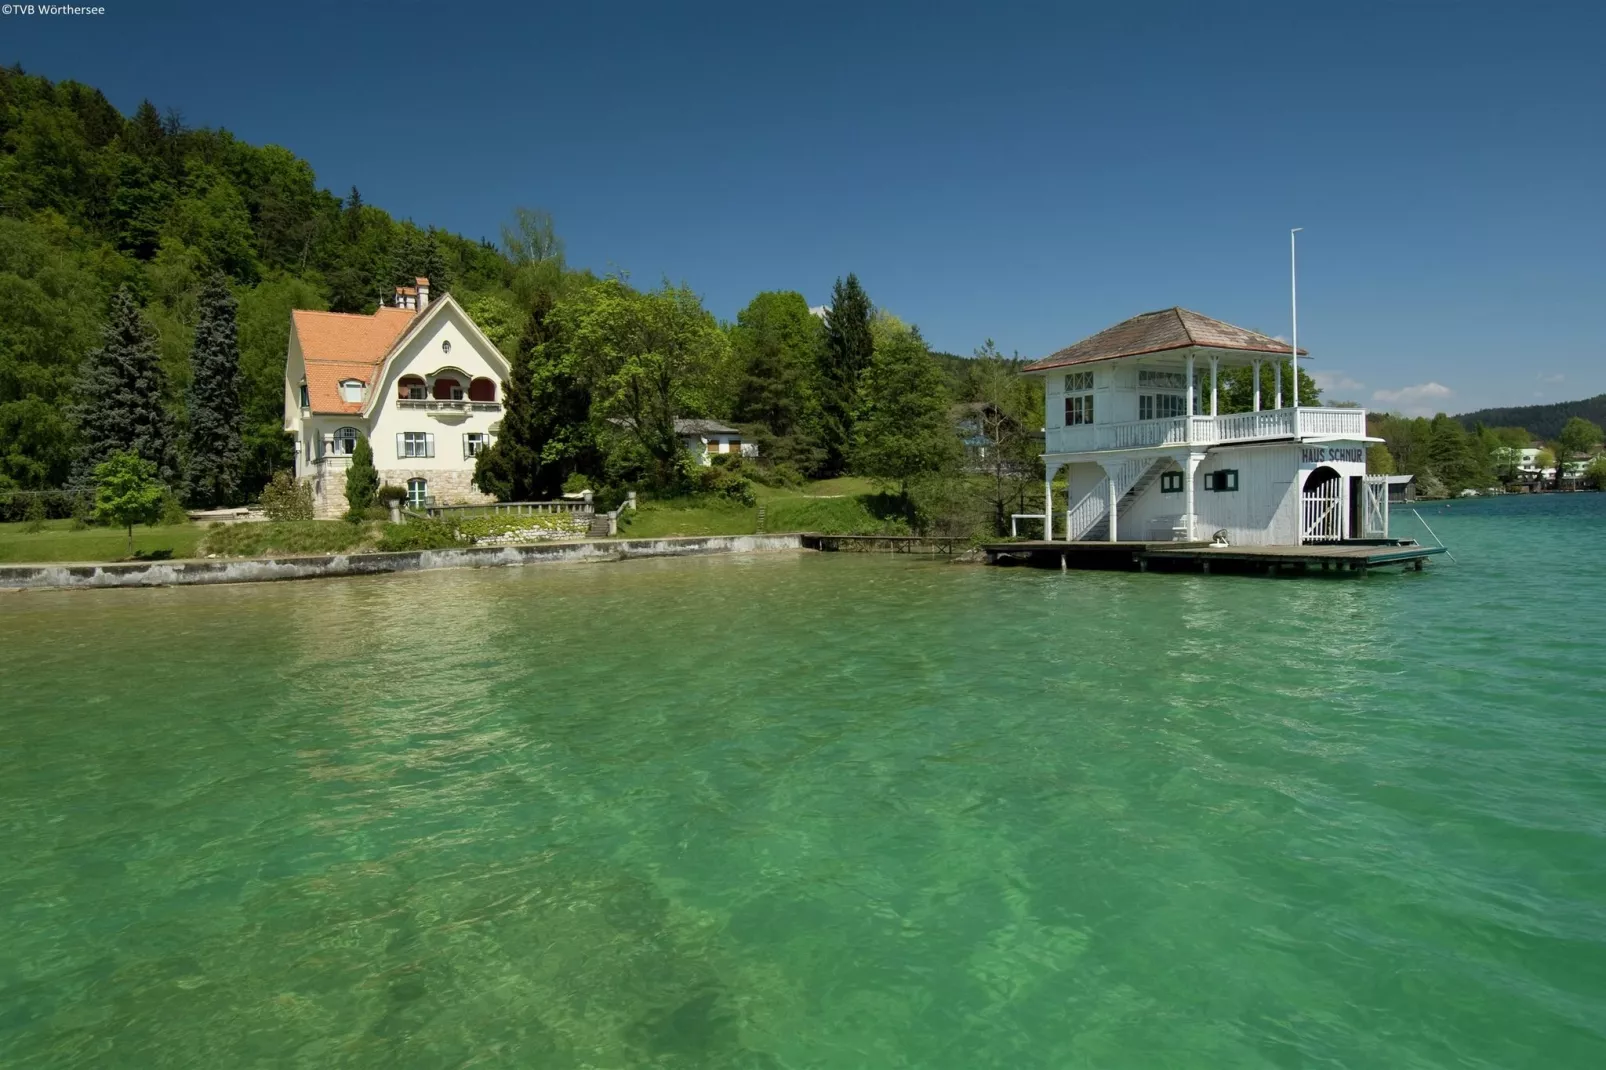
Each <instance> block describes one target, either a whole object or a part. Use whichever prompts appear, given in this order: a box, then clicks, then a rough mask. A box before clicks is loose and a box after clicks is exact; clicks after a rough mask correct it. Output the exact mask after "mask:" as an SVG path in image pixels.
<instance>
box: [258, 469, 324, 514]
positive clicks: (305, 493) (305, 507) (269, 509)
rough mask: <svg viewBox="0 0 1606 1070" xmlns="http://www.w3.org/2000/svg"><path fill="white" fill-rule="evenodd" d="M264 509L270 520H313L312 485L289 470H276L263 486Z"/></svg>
mask: <svg viewBox="0 0 1606 1070" xmlns="http://www.w3.org/2000/svg"><path fill="white" fill-rule="evenodd" d="M262 511H263V512H264V513H266V514H267V516H268V519H269V520H311V519H312V486H311V485H310V484H307V483H303V482H301V481H300V480H298V479H296V478H295V477H294V476H292V475H291V474H290V473H289V472H275V473H274V474H273V479H271V480H270V481H269V482H268V485H267V486H265V487H263V488H262Z"/></svg>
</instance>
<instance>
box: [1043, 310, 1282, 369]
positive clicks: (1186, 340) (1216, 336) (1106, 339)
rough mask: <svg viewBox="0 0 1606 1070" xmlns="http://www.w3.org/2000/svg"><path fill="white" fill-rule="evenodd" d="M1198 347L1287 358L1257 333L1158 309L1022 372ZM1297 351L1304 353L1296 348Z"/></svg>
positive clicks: (1194, 314)
mask: <svg viewBox="0 0 1606 1070" xmlns="http://www.w3.org/2000/svg"><path fill="white" fill-rule="evenodd" d="M1190 346H1202V347H1205V348H1208V349H1239V350H1243V351H1245V352H1249V353H1271V354H1281V355H1283V356H1285V357H1286V356H1287V355H1288V352H1289V348H1290V347H1289V345H1288V343H1287V342H1279V341H1278V340H1277V339H1275V338H1270V337H1268V336H1266V335H1264V334H1260V333H1258V332H1256V331H1250V330H1246V329H1244V328H1243V327H1234V326H1233V325H1232V324H1230V323H1223V322H1222V321H1221V320H1214V319H1211V318H1210V317H1209V316H1201V315H1200V314H1199V313H1197V312H1190V311H1189V310H1188V309H1185V308H1174V307H1173V308H1163V309H1161V310H1160V311H1158V312H1145V313H1143V314H1142V315H1139V316H1133V317H1132V318H1131V319H1129V320H1122V321H1121V322H1120V323H1117V324H1116V325H1115V326H1114V327H1107V328H1105V329H1104V330H1102V331H1100V332H1099V333H1098V334H1095V335H1093V336H1092V337H1090V338H1084V339H1082V340H1081V341H1080V342H1077V343H1076V344H1075V345H1073V346H1066V347H1065V348H1064V349H1061V350H1060V351H1059V352H1057V353H1052V354H1050V355H1049V356H1046V357H1044V358H1043V359H1042V360H1038V361H1034V362H1032V363H1031V364H1028V365H1026V367H1024V368H1022V369H1021V371H1025V372H1040V371H1047V370H1048V369H1050V368H1063V367H1065V366H1066V365H1069V364H1089V363H1091V362H1093V361H1096V360H1114V359H1115V358H1117V357H1136V356H1141V355H1142V354H1145V353H1163V352H1165V351H1166V350H1168V349H1187V348H1188V347H1190ZM1299 352H1300V355H1301V356H1303V355H1304V354H1305V351H1304V350H1303V349H1301V350H1300V351H1299Z"/></svg>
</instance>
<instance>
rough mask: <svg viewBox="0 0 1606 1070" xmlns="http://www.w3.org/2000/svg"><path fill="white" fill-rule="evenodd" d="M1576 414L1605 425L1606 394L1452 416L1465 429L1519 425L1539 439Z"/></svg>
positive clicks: (1554, 433) (1557, 430) (1548, 437)
mask: <svg viewBox="0 0 1606 1070" xmlns="http://www.w3.org/2000/svg"><path fill="white" fill-rule="evenodd" d="M1574 417H1577V418H1578V419H1582V420H1588V421H1589V422H1590V423H1592V424H1602V425H1606V394H1597V395H1596V396H1594V397H1592V398H1584V399H1583V400H1581V401H1558V402H1556V403H1555V404H1553V405H1520V406H1517V407H1515V408H1508V409H1479V410H1478V411H1477V412H1467V413H1462V414H1461V415H1460V416H1457V417H1456V419H1457V420H1459V421H1461V424H1462V426H1464V427H1466V428H1467V429H1468V430H1471V429H1473V428H1476V427H1478V426H1479V425H1482V426H1484V427H1522V428H1526V429H1527V430H1529V431H1531V432H1532V433H1533V434H1534V436H1535V437H1536V438H1538V439H1540V440H1541V441H1545V442H1548V441H1550V440H1551V439H1553V438H1555V437H1556V436H1557V435H1559V434H1561V429H1562V428H1563V427H1565V426H1567V421H1568V420H1571V419H1573V418H1574Z"/></svg>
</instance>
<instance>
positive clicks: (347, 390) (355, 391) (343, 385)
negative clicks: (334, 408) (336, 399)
mask: <svg viewBox="0 0 1606 1070" xmlns="http://www.w3.org/2000/svg"><path fill="white" fill-rule="evenodd" d="M363 386H364V384H363V381H362V380H361V379H342V380H340V400H341V401H344V402H346V403H347V404H348V405H350V404H359V403H361V402H362V395H363Z"/></svg>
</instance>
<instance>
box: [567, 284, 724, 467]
mask: <svg viewBox="0 0 1606 1070" xmlns="http://www.w3.org/2000/svg"><path fill="white" fill-rule="evenodd" d="M554 318H555V319H557V320H558V321H559V323H560V329H561V330H562V335H563V338H564V339H565V340H566V344H567V345H568V346H570V347H571V351H572V352H573V354H574V355H575V356H576V357H577V358H578V359H579V361H580V366H581V367H583V368H584V369H585V375H586V378H587V379H588V380H589V381H590V383H591V384H592V389H593V397H594V403H595V412H596V415H598V416H600V417H603V418H606V419H609V420H612V421H615V424H614V425H615V426H617V427H619V428H621V429H622V433H623V435H624V437H625V439H626V440H627V441H628V442H630V443H631V444H633V445H634V446H635V447H636V448H638V449H639V450H640V451H641V453H642V454H643V455H644V456H645V458H646V459H647V466H648V472H647V478H648V479H649V480H650V482H651V483H652V484H653V485H654V486H657V487H671V486H676V485H679V483H680V482H681V478H682V475H683V468H684V460H685V453H686V450H685V447H684V446H683V445H682V444H681V441H680V436H679V435H677V434H676V433H675V426H674V425H675V420H676V419H678V418H681V417H699V416H707V417H713V416H721V415H724V414H723V413H721V412H719V411H718V410H719V407H720V402H721V401H723V400H725V397H724V394H725V390H726V385H727V383H728V378H729V377H728V369H729V364H730V345H729V340H728V339H727V338H726V336H725V332H723V331H722V330H720V328H719V324H718V323H716V322H715V321H714V317H713V316H711V315H709V313H708V311H707V310H706V309H704V308H703V306H702V302H701V301H700V300H699V299H698V298H697V295H696V294H694V293H692V292H691V291H690V290H688V289H685V288H684V287H672V286H668V285H665V286H664V287H663V288H662V289H659V290H655V291H652V292H649V293H641V292H639V291H636V290H632V289H631V288H630V287H628V286H626V285H625V284H624V283H623V282H622V281H620V280H618V279H608V280H605V281H603V282H601V283H599V284H597V285H596V286H593V287H591V288H590V289H589V290H588V291H587V292H586V293H585V295H584V296H583V297H582V298H579V299H574V300H570V301H565V302H563V303H561V304H560V305H559V306H558V307H557V308H555V309H554Z"/></svg>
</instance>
